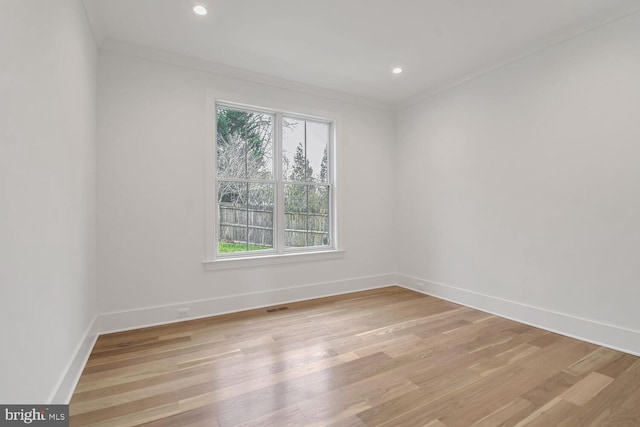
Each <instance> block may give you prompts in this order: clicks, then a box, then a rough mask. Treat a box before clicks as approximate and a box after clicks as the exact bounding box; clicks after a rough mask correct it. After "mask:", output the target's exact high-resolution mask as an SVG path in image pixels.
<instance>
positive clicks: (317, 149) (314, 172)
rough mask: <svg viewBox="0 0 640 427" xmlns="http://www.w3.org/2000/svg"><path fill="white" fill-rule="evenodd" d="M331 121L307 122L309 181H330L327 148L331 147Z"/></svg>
mask: <svg viewBox="0 0 640 427" xmlns="http://www.w3.org/2000/svg"><path fill="white" fill-rule="evenodd" d="M329 129H330V125H329V123H318V122H307V144H306V155H307V163H308V165H309V166H308V173H309V174H310V176H307V181H314V182H329V181H328V177H329V176H328V175H329V171H328V167H327V149H328V147H329Z"/></svg>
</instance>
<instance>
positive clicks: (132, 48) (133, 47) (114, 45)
mask: <svg viewBox="0 0 640 427" xmlns="http://www.w3.org/2000/svg"><path fill="white" fill-rule="evenodd" d="M99 50H100V51H101V52H110V53H115V54H120V55H125V56H130V57H135V58H141V59H146V60H149V61H154V62H159V63H164V64H170V65H174V66H177V67H182V68H187V69H190V70H195V71H201V72H205V73H209V74H215V75H218V76H223V77H227V78H231V79H235V80H241V81H245V82H251V83H258V84H262V85H265V86H271V87H276V88H279V89H286V90H290V91H294V92H299V93H304V94H307V95H313V96H317V97H321V98H326V99H330V100H334V101H341V102H347V103H350V104H355V105H359V106H364V107H369V108H376V109H379V110H384V111H394V108H393V105H392V104H390V103H385V102H382V101H377V100H372V99H368V98H364V97H360V96H356V95H351V94H348V93H344V92H340V91H337V90H333V89H327V88H322V87H319V86H313V85H309V84H305V83H300V82H296V81H293V80H287V79H282V78H279V77H274V76H270V75H267V74H261V73H256V72H253V71H248V70H244V69H241V68H236V67H231V66H228V65H224V64H220V63H217V62H212V61H207V60H204V59H200V58H196V57H193V56H186V55H181V54H177V53H173V52H169V51H164V50H158V49H153V48H150V47H146V46H141V45H137V44H132V43H128V42H123V41H120V40H114V39H106V40H104V41H103V42H102V43H101V44H100V48H99Z"/></svg>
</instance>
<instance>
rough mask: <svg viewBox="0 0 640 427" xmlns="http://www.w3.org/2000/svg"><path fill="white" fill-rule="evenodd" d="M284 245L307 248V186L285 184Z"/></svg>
mask: <svg viewBox="0 0 640 427" xmlns="http://www.w3.org/2000/svg"><path fill="white" fill-rule="evenodd" d="M284 205H285V208H284V216H285V225H284V245H285V246H287V247H302V246H307V234H308V233H307V230H308V218H309V215H308V214H307V186H306V185H296V184H286V185H285V187H284Z"/></svg>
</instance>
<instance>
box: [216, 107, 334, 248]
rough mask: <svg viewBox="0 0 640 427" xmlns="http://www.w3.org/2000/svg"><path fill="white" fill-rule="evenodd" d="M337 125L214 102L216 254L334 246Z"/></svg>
mask: <svg viewBox="0 0 640 427" xmlns="http://www.w3.org/2000/svg"><path fill="white" fill-rule="evenodd" d="M332 135H333V124H332V122H330V121H328V120H323V119H317V118H309V117H303V116H297V115H289V114H283V113H279V112H273V111H266V110H264V111H261V110H258V109H252V108H244V107H237V106H232V105H226V104H217V105H216V150H215V152H216V190H215V191H216V229H217V233H216V242H215V246H216V251H215V253H216V257H217V258H224V257H228V258H231V257H242V256H256V255H273V254H284V253H289V252H303V251H306V252H309V251H318V250H323V251H326V250H328V249H333V246H334V245H333V241H334V238H333V228H334V227H333V215H332V208H333V174H332V171H333V167H332V164H333V159H332V152H333V150H332V139H333V138H332Z"/></svg>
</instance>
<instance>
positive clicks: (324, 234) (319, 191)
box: [307, 185, 330, 246]
mask: <svg viewBox="0 0 640 427" xmlns="http://www.w3.org/2000/svg"><path fill="white" fill-rule="evenodd" d="M307 194H308V196H309V215H308V218H309V228H308V233H309V234H308V236H307V246H327V245H329V243H330V242H329V188H328V187H326V186H320V185H309V186H307Z"/></svg>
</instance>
